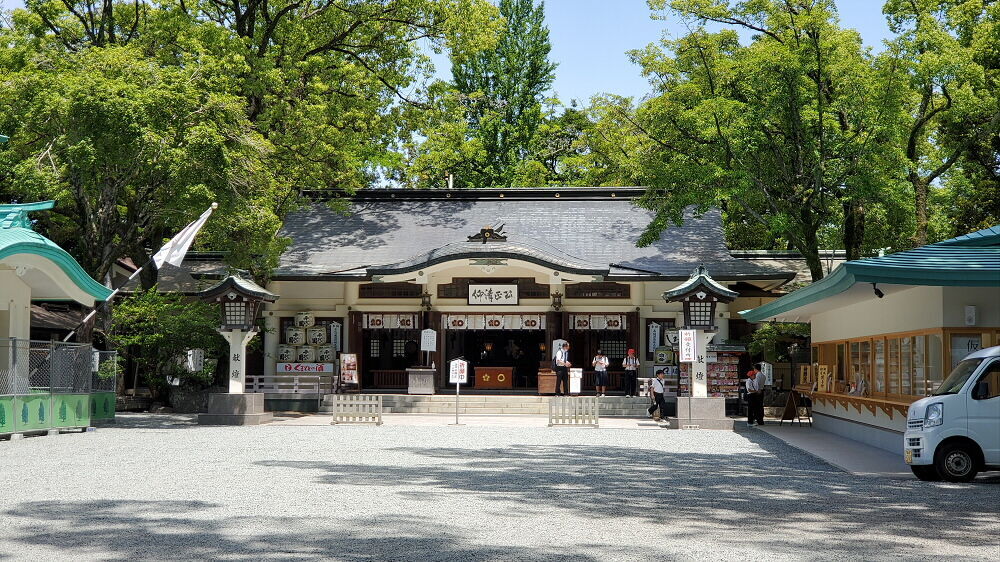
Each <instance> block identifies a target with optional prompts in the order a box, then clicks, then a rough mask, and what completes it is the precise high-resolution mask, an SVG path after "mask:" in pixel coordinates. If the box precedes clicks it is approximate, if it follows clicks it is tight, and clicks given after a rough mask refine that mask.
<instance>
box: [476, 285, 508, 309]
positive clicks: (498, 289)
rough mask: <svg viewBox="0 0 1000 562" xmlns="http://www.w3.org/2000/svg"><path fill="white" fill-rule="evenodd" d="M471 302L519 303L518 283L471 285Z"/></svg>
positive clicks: (491, 303) (490, 303) (483, 303)
mask: <svg viewBox="0 0 1000 562" xmlns="http://www.w3.org/2000/svg"><path fill="white" fill-rule="evenodd" d="M469 304H478V305H503V304H517V285H514V284H502V285H501V284H490V285H469Z"/></svg>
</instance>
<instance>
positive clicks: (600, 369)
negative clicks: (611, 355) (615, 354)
mask: <svg viewBox="0 0 1000 562" xmlns="http://www.w3.org/2000/svg"><path fill="white" fill-rule="evenodd" d="M591 364H592V365H593V366H594V378H595V379H596V380H597V382H596V383H595V386H597V395H598V396H604V393H605V392H607V391H608V365H610V364H611V361H610V360H609V359H608V356H607V355H604V352H603V351H601V350H600V349H598V350H597V355H595V356H594V360H593V361H591Z"/></svg>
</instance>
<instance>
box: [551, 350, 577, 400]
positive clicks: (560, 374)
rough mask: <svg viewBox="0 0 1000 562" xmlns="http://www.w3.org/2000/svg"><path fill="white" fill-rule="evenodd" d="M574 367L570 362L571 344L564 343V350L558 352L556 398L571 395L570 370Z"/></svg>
mask: <svg viewBox="0 0 1000 562" xmlns="http://www.w3.org/2000/svg"><path fill="white" fill-rule="evenodd" d="M572 366H573V364H572V363H570V362H569V342H563V344H562V349H560V350H559V351H556V369H555V370H556V396H565V395H567V394H569V368H570V367H572ZM560 389H562V392H560Z"/></svg>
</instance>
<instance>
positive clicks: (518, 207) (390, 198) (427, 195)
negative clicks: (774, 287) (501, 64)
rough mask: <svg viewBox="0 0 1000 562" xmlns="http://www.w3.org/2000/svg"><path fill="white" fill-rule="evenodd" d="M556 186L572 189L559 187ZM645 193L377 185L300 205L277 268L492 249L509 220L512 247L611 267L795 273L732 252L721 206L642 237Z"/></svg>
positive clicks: (310, 271)
mask: <svg viewBox="0 0 1000 562" xmlns="http://www.w3.org/2000/svg"><path fill="white" fill-rule="evenodd" d="M556 191H560V192H562V197H558V198H557V197H555V196H554V195H553V193H554V192H556ZM611 191H614V192H615V197H611V196H610V193H611ZM501 193H502V194H503V195H501ZM641 193H642V190H641V189H636V188H600V189H598V188H575V189H565V190H563V189H558V190H557V189H555V188H551V189H545V190H542V189H532V190H513V189H512V190H505V191H504V192H500V191H494V190H477V191H475V192H474V193H472V194H469V193H468V192H466V193H460V192H459V190H455V191H452V192H448V191H447V190H421V191H415V190H373V191H372V192H369V193H362V194H359V195H358V196H356V197H355V199H354V200H353V201H352V202H351V203H350V213H349V214H347V215H343V214H340V213H338V212H336V211H333V210H331V209H330V208H329V207H328V206H326V205H325V204H315V205H313V206H312V207H309V208H307V209H304V210H302V211H299V212H296V213H292V214H290V215H289V216H288V217H287V218H286V220H285V225H284V227H283V228H282V230H281V231H280V235H282V236H287V237H289V238H291V240H292V243H291V245H290V247H289V248H288V249H287V250H286V251H285V253H284V254H283V255H282V257H281V263H280V265H279V266H278V269H277V271H276V272H275V277H276V278H279V279H280V278H300V277H312V276H316V275H331V276H332V275H350V276H355V275H357V276H363V275H366V274H368V273H369V271H368V270H370V269H386V266H389V265H391V264H401V263H402V264H410V265H412V263H414V262H415V261H419V260H421V259H425V260H426V259H427V258H428V257H433V256H435V255H440V254H441V253H444V252H451V251H455V249H456V248H459V247H462V248H464V247H466V246H468V248H469V250H470V251H475V250H474V249H473V247H478V248H479V249H481V251H483V252H488V251H489V249H490V248H491V247H495V246H493V245H494V244H496V243H494V242H490V243H487V244H467V242H468V237H469V236H471V235H474V234H477V233H478V232H479V230H480V229H481V228H483V227H484V226H494V225H499V224H501V223H502V224H504V227H503V230H504V233H505V234H506V235H507V242H508V244H509V245H510V246H511V247H512V248H513V247H520V248H524V249H526V251H530V250H529V249H534V250H538V251H539V252H540V253H544V254H548V255H549V257H550V258H557V257H558V258H560V260H562V261H570V262H574V263H577V264H596V265H598V266H599V267H600V268H603V269H610V276H611V277H650V276H652V277H657V278H666V279H687V278H688V277H689V275H690V274H691V271H692V269H694V268H695V267H696V266H698V265H699V264H705V265H706V266H707V267H708V270H709V272H710V273H711V275H712V276H713V277H714V278H716V279H720V280H736V279H789V278H791V277H792V273H791V272H789V271H786V270H783V269H776V268H770V267H766V266H761V265H758V264H755V263H752V262H748V261H743V260H739V259H736V258H734V257H732V256H731V255H730V253H729V250H728V248H727V247H726V243H725V236H724V233H723V228H722V217H721V213H720V212H719V211H718V210H717V209H712V210H709V211H708V212H707V213H706V214H705V215H704V216H701V217H695V216H693V215H692V213H690V212H689V213H687V215H686V220H685V222H684V225H683V226H680V227H671V228H668V229H667V230H665V231H664V232H663V234H662V235H661V236H660V239H659V240H658V241H657V242H656V243H654V244H652V245H650V246H647V247H645V248H638V247H636V246H635V243H636V241H637V240H638V239H639V236H640V235H641V234H642V232H643V230H644V229H645V227H646V225H647V224H649V222H650V220H651V219H652V218H653V213H652V212H651V211H648V210H646V209H641V208H638V207H636V206H634V205H633V203H632V198H633V197H637V196H638V195H639V194H641ZM452 194H454V197H453V195H452ZM456 244H458V245H459V246H455V245H456ZM483 255H484V257H487V256H488V254H483ZM463 257H465V256H464V254H463Z"/></svg>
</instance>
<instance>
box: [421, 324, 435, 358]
mask: <svg viewBox="0 0 1000 562" xmlns="http://www.w3.org/2000/svg"><path fill="white" fill-rule="evenodd" d="M437 335H438V334H437V332H436V331H434V330H432V329H430V328H427V329H425V330H422V331H421V332H420V351H423V352H424V365H430V361H428V358H430V355H431V352H432V351H437V345H438V344H437Z"/></svg>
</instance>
